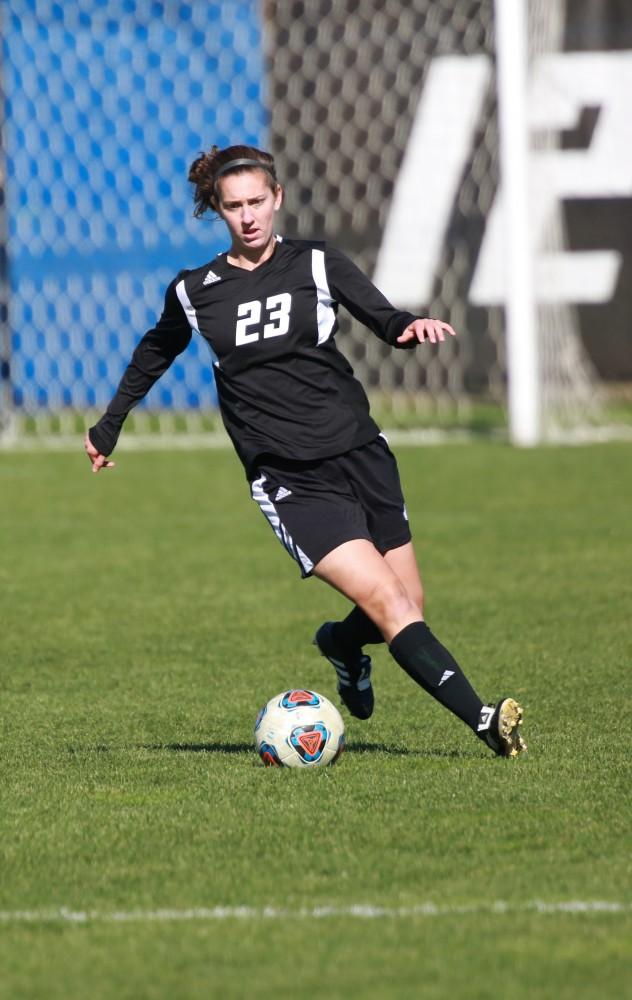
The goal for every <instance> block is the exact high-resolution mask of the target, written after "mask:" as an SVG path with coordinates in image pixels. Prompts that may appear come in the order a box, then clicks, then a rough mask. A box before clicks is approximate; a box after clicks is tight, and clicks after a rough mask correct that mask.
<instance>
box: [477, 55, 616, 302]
mask: <svg viewBox="0 0 632 1000" xmlns="http://www.w3.org/2000/svg"><path fill="white" fill-rule="evenodd" d="M630 94H632V52H574V53H564V54H558V55H554V56H545V57H541V58H540V59H538V60H537V62H536V64H535V66H534V72H533V79H532V87H531V96H530V115H529V117H530V123H531V125H532V127H533V128H537V129H552V130H562V129H572V128H574V127H576V126H577V124H578V121H579V116H580V114H581V112H582V110H583V109H584V108H587V107H591V108H594V107H598V108H599V116H598V119H597V124H596V126H595V129H594V132H593V135H592V140H591V143H590V146H589V147H588V149H585V150H577V149H571V150H563V149H545V150H538V151H533V152H532V154H531V161H532V168H531V173H532V188H531V194H530V201H531V219H532V238H533V246H534V250H535V254H536V257H535V286H536V292H537V297H538V300H539V301H540V302H549V303H552V302H607V301H608V300H609V299H611V298H612V296H613V294H614V290H615V286H616V283H617V279H618V276H619V271H620V268H621V254H619V253H617V252H616V251H614V250H591V251H581V252H580V251H574V252H569V251H565V250H562V251H557V252H547V251H546V246H545V234H546V230H547V226H548V225H549V224H550V222H551V220H552V219H553V218H554V217H555V213H556V212H558V211H559V207H560V202H561V201H562V199H564V198H612V197H615V198H616V197H630V196H631V195H632V115H630ZM502 215H503V212H502V190H501V191H500V192H499V193H498V196H497V197H496V201H495V203H494V206H493V208H492V211H491V213H490V216H489V218H488V221H487V229H486V232H485V237H484V240H483V244H482V246H481V252H480V254H479V258H478V265H477V269H476V273H475V275H474V279H473V281H472V287H471V290H470V299H471V301H472V302H474V303H476V304H496V303H501V302H503V301H504V278H503V232H502V230H503V221H502Z"/></svg>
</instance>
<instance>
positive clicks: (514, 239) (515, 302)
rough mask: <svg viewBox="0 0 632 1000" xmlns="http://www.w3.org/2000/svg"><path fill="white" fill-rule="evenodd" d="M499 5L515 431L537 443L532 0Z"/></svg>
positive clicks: (514, 436) (522, 440)
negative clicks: (531, 162)
mask: <svg viewBox="0 0 632 1000" xmlns="http://www.w3.org/2000/svg"><path fill="white" fill-rule="evenodd" d="M494 10H495V16H496V79H497V88H498V126H499V128H498V131H499V153H500V157H499V158H500V181H501V186H502V201H501V205H502V214H503V222H504V226H503V230H504V236H505V248H506V253H505V260H504V277H505V330H506V338H507V396H508V398H507V409H508V423H509V436H510V439H511V441H512V442H513V443H514V444H517V445H534V444H538V443H539V442H540V440H541V438H542V421H541V409H540V407H541V403H540V358H539V350H538V327H537V310H536V303H535V286H534V278H533V271H534V268H533V240H532V226H531V208H530V199H531V192H530V170H529V147H530V141H529V138H530V137H529V107H528V102H529V93H528V87H529V83H528V76H529V41H528V39H529V35H528V16H527V0H509V2H507V0H494Z"/></svg>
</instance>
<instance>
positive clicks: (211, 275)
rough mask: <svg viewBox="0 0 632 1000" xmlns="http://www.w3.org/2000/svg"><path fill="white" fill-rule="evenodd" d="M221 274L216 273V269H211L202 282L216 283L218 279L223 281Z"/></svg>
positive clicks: (207, 283)
mask: <svg viewBox="0 0 632 1000" xmlns="http://www.w3.org/2000/svg"><path fill="white" fill-rule="evenodd" d="M221 280H222V279H221V278H220V276H219V274H215V271H209V272H208V273H207V275H206V277H205V279H204V281H203V282H202V284H203V285H214V284H215V282H216V281H221Z"/></svg>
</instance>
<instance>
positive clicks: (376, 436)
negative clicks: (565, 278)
mask: <svg viewBox="0 0 632 1000" xmlns="http://www.w3.org/2000/svg"><path fill="white" fill-rule="evenodd" d="M189 180H190V181H191V182H192V183H193V184H194V185H195V192H194V200H195V213H194V214H195V215H196V216H198V217H199V216H202V215H203V214H204V213H205V212H206V211H208V210H211V211H215V212H216V213H217V214H218V215H219V216H220V217H221V218H222V219H223V221H224V222H225V224H226V226H227V229H228V233H229V235H230V241H231V242H230V248H229V249H228V250H227V251H226V252H224V253H220V254H219V255H218V256H217V257H215V258H214V260H212V261H210V262H209V263H207V264H203V265H202V266H201V267H197V268H194V269H193V270H183V271H180V273H179V274H178V275H177V276H176V277H175V278H174V280H173V281H172V282H171V284H170V285H169V287H168V288H167V292H166V296H165V306H164V311H163V313H162V316H161V318H160V320H159V321H158V323H157V324H156V326H155V327H154V329H152V330H149V331H148V332H147V333H146V334H145V336H144V337H143V338H142V340H141V341H140V343H139V345H138V347H137V348H136V350H135V351H134V354H133V356H132V359H131V361H130V363H129V365H128V367H127V369H126V371H125V373H124V375H123V378H122V380H121V383H120V385H119V387H118V390H117V392H116V394H115V396H114V398H113V399H112V401H111V403H110V405H109V406H108V408H107V411H106V413H105V414H104V416H103V417H102V418H101V419H100V420H99V421H98V423H97V424H96V425H95V426H94V427H91V428H90V430H89V431H88V434H87V436H86V441H85V448H86V451H87V453H88V457H89V459H90V461H91V463H92V471H93V472H98V471H100V470H101V469H107V468H111V467H112V466H113V465H114V462H112V461H110V460H109V458H108V456H109V455H111V453H112V451H113V450H114V447H115V445H116V442H117V440H118V436H119V433H120V430H121V427H122V425H123V421H124V420H125V417H126V416H127V414H128V413H129V411H130V410H131V409H132V407H133V406H135V405H136V404H137V403H138V402H139V401H140V400H141V399H142V398H143V397H144V396H145V395H146V393H147V392H148V391H149V389H150V388H151V386H152V385H153V384H154V382H156V380H157V379H158V378H160V376H161V375H162V374H163V373H164V372H165V371H166V370H167V369H168V368H169V366H170V365H171V363H172V362H173V360H174V358H175V357H176V356H177V355H178V354H180V353H181V352H182V351H183V350H184V349H185V347H186V346H187V344H188V343H189V340H190V339H191V334H192V331H195V332H196V333H199V334H200V335H201V336H202V337H204V339H205V340H206V341H207V342H208V343H209V345H210V347H211V350H212V352H213V357H214V360H213V367H214V374H215V382H216V386H217V393H218V399H219V405H220V410H221V413H222V418H223V421H224V424H225V427H226V430H227V432H228V434H229V436H230V438H231V440H232V442H233V445H234V447H235V449H236V451H237V454H238V456H239V458H240V459H241V461H242V463H243V465H244V468H245V471H246V476H247V478H248V480H249V482H250V489H251V494H252V498H253V500H255V502H256V503H257V504H258V505H259V507H260V508H261V510H262V512H263V514H264V515H265V517H266V518H267V520H268V522H269V523H270V525H271V527H272V528H273V530H274V531H275V533H276V535H277V537H278V538H279V540H280V541H281V543H282V544H283V545H284V546H285V548H286V549H287V551H288V553H289V554H290V555H291V556H292V557H293V558H294V559H295V560H296V562H297V563H298V565H299V567H300V570H301V573H302V576H303V577H307V576H310V575H312V574H313V575H314V576H317V577H319V578H320V579H321V580H324V581H325V582H326V583H328V584H330V585H331V586H332V587H334V588H335V589H336V590H338V591H340V592H341V593H343V594H344V595H345V596H346V597H347V598H349V600H350V601H352V602H353V605H354V607H353V609H352V611H351V613H350V614H349V615H348V616H347V618H345V619H344V621H341V622H325V623H324V624H323V625H321V626H320V628H319V629H318V631H317V632H316V636H315V639H314V642H315V645H316V646H317V647H318V649H319V651H320V652H321V654H322V655H323V656H324V657H326V658H327V659H328V660H329V662H330V663H331V664H332V665H333V666H334V668H335V670H336V674H337V683H338V691H339V694H340V696H341V698H342V701H343V702H344V704H345V705H346V707H347V708H348V710H349V711H350V712H351V714H352V715H354V716H355V717H356V718H359V719H367V718H369V716H370V715H371V713H372V711H373V688H372V686H371V660H370V658H369V657H368V656H367V655H366V654H364V652H363V649H362V647H363V646H365V645H366V644H370V643H381V642H384V641H386V642H387V643H388V647H389V652H390V653H391V655H392V656H393V657H394V659H395V660H396V661H397V663H399V664H400V666H401V667H403V669H404V670H405V671H406V672H407V673H408V674H409V675H410V676H411V677H412V678H413V680H415V681H416V682H417V683H418V684H419V685H420V686H421V687H422V688H423V689H424V690H425V691H427V692H428V693H429V694H431V695H432V696H433V697H434V698H436V699H437V701H439V702H440V703H441V704H442V705H444V706H445V707H446V708H447V709H449V710H450V711H451V712H453V713H454V714H455V715H456V716H458V718H460V719H462V720H463V722H465V723H466V725H468V726H469V727H470V728H471V729H472V730H473V732H474V733H475V734H476V735H477V736H478V737H479V738H480V739H481V740H482V741H483V742H484V743H485V744H486V745H487V746H488V747H489V748H490V749H491V750H493V751H494V753H496V754H497V755H499V756H504V757H515V756H517V755H518V754H519V753H521V752H522V751H523V750H525V749H526V747H525V744H524V741H523V740H522V738H521V736H520V732H519V726H520V723H521V721H522V709H521V707H520V706H519V705H518V704H517V702H516V701H514V699H512V698H503V699H501V700H500V701H499V702H498V703H497V704H496V705H485V704H483V702H482V701H481V699H480V698H479V697H478V695H477V694H476V693H475V691H474V689H473V688H472V687H471V685H470V683H469V682H468V680H467V679H466V677H465V675H464V674H463V672H462V670H461V668H460V667H459V666H458V664H457V663H456V661H455V660H454V658H453V657H452V656H451V655H450V653H449V652H448V650H447V649H446V648H445V647H444V646H442V645H441V643H440V642H439V641H438V639H436V638H435V636H434V635H433V633H432V632H431V631H430V629H429V628H428V626H427V624H426V623H425V621H424V618H423V590H422V584H421V579H420V575H419V570H418V568H417V561H416V558H415V553H414V550H413V545H412V541H411V534H410V530H409V526H408V518H407V514H406V507H405V504H404V499H403V496H402V492H401V487H400V482H399V475H398V470H397V465H396V462H395V458H394V456H393V455H392V453H391V451H390V449H389V447H388V444H387V443H386V439H385V438H384V436H383V434H381V433H380V430H379V428H378V426H377V425H376V424H375V423H374V421H373V419H372V418H371V416H370V413H369V404H368V400H367V397H366V395H365V393H364V390H363V388H362V386H361V385H360V383H359V382H358V381H357V380H356V379H355V377H354V375H353V371H352V369H351V367H350V365H349V364H348V362H347V361H346V360H345V358H344V357H343V355H342V354H341V353H340V352H339V351H338V349H337V347H336V344H335V341H334V336H335V334H336V331H337V329H338V325H337V319H336V315H337V311H338V306H339V304H342V305H343V306H344V307H345V308H346V309H348V310H349V312H350V313H351V314H352V315H353V316H355V317H356V319H358V320H360V321H361V322H362V323H364V324H365V325H366V326H368V327H369V328H370V329H371V330H372V331H373V333H375V334H376V335H377V336H378V337H380V338H381V339H382V340H384V341H386V342H387V343H388V344H391V345H392V346H393V347H397V348H413V347H416V346H417V345H418V344H423V343H424V342H425V341H430V342H431V343H432V344H434V343H437V342H441V341H443V340H444V338H445V336H446V334H447V335H449V336H454V330H453V329H452V328H451V327H450V326H449V325H448V324H447V323H442V322H440V321H439V320H435V319H420V318H417V317H415V316H413V315H412V314H411V313H407V312H402V311H400V310H398V309H395V308H393V306H392V305H391V304H390V303H389V302H388V301H387V300H386V299H385V297H384V296H383V295H382V294H381V293H380V292H379V291H378V290H377V288H375V286H374V285H372V284H371V282H370V281H369V280H368V279H367V278H366V277H365V276H364V275H363V274H362V273H361V272H360V271H359V270H358V268H357V267H356V266H355V265H354V264H353V263H352V262H351V261H350V260H349V259H348V258H347V257H346V256H345V255H344V254H342V253H340V251H338V250H336V249H335V248H334V247H331V246H329V244H327V243H323V242H318V241H314V240H294V239H285V238H282V237H280V236H278V235H276V234H275V228H274V220H275V214H276V212H277V211H278V209H279V208H280V206H281V201H282V197H283V191H282V188H281V186H280V184H279V183H278V181H277V177H276V171H275V166H274V161H273V159H272V157H271V156H270V155H269V154H268V153H266V152H263V151H261V150H259V149H256V148H254V147H252V146H229V147H228V148H227V149H223V150H221V149H218V148H217V147H213V149H212V150H211V151H210V152H209V153H205V154H202V155H200V156H199V157H198V158H197V159H196V160H195V162H194V163H193V164H192V166H191V169H190V171H189Z"/></svg>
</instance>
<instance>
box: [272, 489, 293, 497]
mask: <svg viewBox="0 0 632 1000" xmlns="http://www.w3.org/2000/svg"><path fill="white" fill-rule="evenodd" d="M291 496H292V490H286V488H285V486H279V488H278V490H277V491H276V496H275V498H274V499H275V500H285V498H286V497H291Z"/></svg>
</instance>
